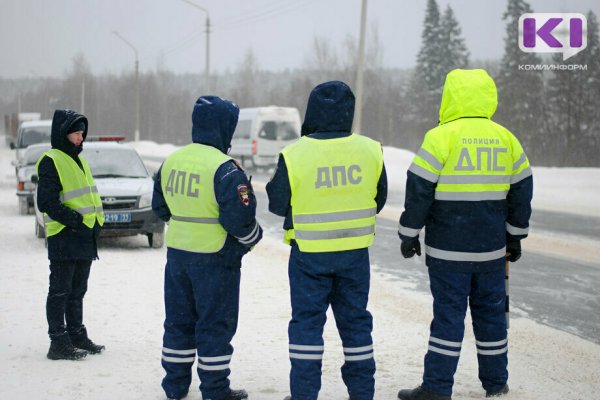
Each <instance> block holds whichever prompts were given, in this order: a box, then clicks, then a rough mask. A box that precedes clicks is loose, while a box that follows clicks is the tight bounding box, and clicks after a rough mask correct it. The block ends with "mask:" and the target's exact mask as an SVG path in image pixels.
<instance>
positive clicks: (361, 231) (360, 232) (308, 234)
mask: <svg viewBox="0 0 600 400" xmlns="http://www.w3.org/2000/svg"><path fill="white" fill-rule="evenodd" d="M373 233H375V225H374V224H373V225H370V226H366V227H363V228H349V229H334V230H329V231H304V230H298V229H294V234H295V236H296V239H303V240H321V239H342V238H350V237H359V236H366V235H371V234H373Z"/></svg>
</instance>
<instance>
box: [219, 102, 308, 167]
mask: <svg viewBox="0 0 600 400" xmlns="http://www.w3.org/2000/svg"><path fill="white" fill-rule="evenodd" d="M299 137H300V113H299V112H298V109H297V108H293V107H276V106H268V107H254V108H242V109H240V116H239V119H238V124H237V128H236V130H235V133H234V134H233V138H232V140H231V150H230V151H229V155H230V156H232V157H234V158H237V159H239V160H240V161H241V162H242V165H245V162H249V163H250V167H268V166H272V165H275V164H277V159H278V157H279V152H280V151H281V149H283V148H284V147H285V146H287V145H288V144H290V143H293V142H294V141H295V140H297V139H298V138H299Z"/></svg>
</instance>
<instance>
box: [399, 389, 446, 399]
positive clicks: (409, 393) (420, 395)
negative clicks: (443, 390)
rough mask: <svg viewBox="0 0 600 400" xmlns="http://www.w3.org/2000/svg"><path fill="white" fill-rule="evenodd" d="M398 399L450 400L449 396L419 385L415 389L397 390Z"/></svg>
mask: <svg viewBox="0 0 600 400" xmlns="http://www.w3.org/2000/svg"><path fill="white" fill-rule="evenodd" d="M398 398H399V399H400V400H451V399H452V398H451V397H450V396H444V395H441V394H436V393H433V392H430V391H428V390H425V389H423V388H422V387H421V386H419V387H417V388H415V389H403V390H401V391H399V392H398Z"/></svg>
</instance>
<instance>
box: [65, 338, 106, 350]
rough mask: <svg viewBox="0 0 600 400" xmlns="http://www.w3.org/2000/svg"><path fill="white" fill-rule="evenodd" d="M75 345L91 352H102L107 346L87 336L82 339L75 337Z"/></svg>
mask: <svg viewBox="0 0 600 400" xmlns="http://www.w3.org/2000/svg"><path fill="white" fill-rule="evenodd" d="M73 346H75V347H77V348H78V349H81V350H85V351H87V352H88V353H90V354H100V353H102V352H103V351H104V349H105V348H106V347H105V346H103V345H101V344H96V343H94V342H92V341H91V340H90V338H88V337H87V336H86V337H84V338H81V339H74V340H73Z"/></svg>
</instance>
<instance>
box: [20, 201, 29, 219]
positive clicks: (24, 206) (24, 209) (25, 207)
mask: <svg viewBox="0 0 600 400" xmlns="http://www.w3.org/2000/svg"><path fill="white" fill-rule="evenodd" d="M27 214H29V204H28V203H27V199H26V198H25V197H19V215H27Z"/></svg>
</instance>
